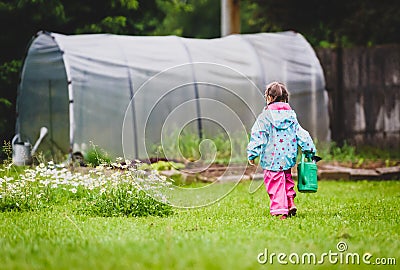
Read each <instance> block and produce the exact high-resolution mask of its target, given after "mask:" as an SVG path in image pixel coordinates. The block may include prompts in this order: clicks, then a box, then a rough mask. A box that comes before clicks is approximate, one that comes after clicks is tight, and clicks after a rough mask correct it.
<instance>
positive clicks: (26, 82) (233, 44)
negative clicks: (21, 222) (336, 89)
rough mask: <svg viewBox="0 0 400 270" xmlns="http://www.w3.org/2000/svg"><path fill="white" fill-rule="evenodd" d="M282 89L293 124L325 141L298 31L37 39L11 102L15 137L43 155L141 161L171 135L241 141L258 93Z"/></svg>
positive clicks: (321, 88)
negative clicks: (91, 152) (278, 85)
mask: <svg viewBox="0 0 400 270" xmlns="http://www.w3.org/2000/svg"><path fill="white" fill-rule="evenodd" d="M271 81H281V82H284V83H285V84H286V85H287V86H288V89H289V91H290V94H291V95H290V104H291V105H292V107H293V108H294V109H295V110H296V112H297V115H298V119H299V122H300V124H301V125H302V126H303V127H304V128H306V129H307V130H309V131H310V134H311V135H312V136H313V137H314V138H316V139H318V140H320V141H324V140H329V136H330V134H329V119H328V109H327V108H328V106H327V103H328V100H327V94H326V91H325V80H324V74H323V70H322V68H321V65H320V63H319V60H318V58H317V56H316V54H315V52H314V50H313V48H312V47H311V46H310V44H309V43H308V42H307V41H306V39H305V38H304V37H303V36H302V35H301V34H299V33H294V32H281V33H258V34H242V35H230V36H227V37H222V38H215V39H189V38H181V37H177V36H122V35H112V34H84V35H63V34H58V33H50V32H44V31H42V32H39V33H37V34H36V35H35V37H33V39H32V41H31V43H30V44H29V47H28V50H27V53H26V56H25V59H24V63H23V67H22V71H21V82H20V85H19V89H18V96H17V124H16V133H17V134H20V135H21V136H20V137H21V139H22V140H25V141H30V142H34V141H35V140H36V138H37V136H38V134H39V130H40V128H41V127H43V126H45V127H47V128H48V130H49V133H48V135H47V136H46V137H45V139H44V140H43V143H42V145H41V146H40V149H41V150H42V151H43V152H51V153H55V152H59V153H63V154H67V153H73V152H77V151H80V152H83V153H85V152H86V151H88V149H90V147H91V145H92V144H93V145H97V146H98V147H100V148H101V149H104V150H105V151H106V152H107V153H109V154H110V155H111V156H114V157H118V156H121V157H122V156H125V158H147V157H148V156H149V155H151V154H150V152H151V151H150V148H151V147H152V146H153V145H158V144H160V143H161V142H162V141H163V138H165V136H168V135H169V134H172V133H174V131H178V133H179V132H182V131H191V132H193V133H194V134H196V136H199V137H202V136H210V134H217V133H226V134H231V133H234V132H236V131H238V130H239V131H242V132H244V133H248V132H249V131H250V128H251V126H252V124H253V122H254V120H255V118H256V117H257V115H258V114H259V113H260V112H261V110H262V109H263V107H264V106H265V102H264V97H263V95H264V88H265V85H266V84H268V83H269V82H271Z"/></svg>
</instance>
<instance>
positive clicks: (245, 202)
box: [0, 181, 400, 269]
mask: <svg viewBox="0 0 400 270" xmlns="http://www.w3.org/2000/svg"><path fill="white" fill-rule="evenodd" d="M223 185H230V184H223ZM215 187H216V188H217V189H219V188H221V185H220V186H215ZM248 190H249V182H246V183H241V184H239V185H238V186H237V187H236V188H235V189H234V190H233V191H232V192H231V193H230V194H229V195H228V196H226V197H225V198H224V199H222V200H221V201H219V202H217V203H215V204H213V205H211V206H209V207H203V208H199V209H191V210H183V209H177V210H175V214H174V215H172V216H169V217H164V218H162V217H153V216H150V217H140V218H126V217H115V218H100V217H88V216H84V215H78V214H77V212H76V211H75V208H74V206H73V205H55V206H54V207H51V208H47V209H43V210H40V211H34V212H4V213H0V219H1V223H0V224H1V225H0V235H1V238H0V263H1V269H270V268H272V269H274V268H284V269H293V268H297V269H309V268H310V265H297V267H295V266H294V265H291V264H290V263H289V265H286V266H282V265H279V264H278V263H277V262H276V261H275V262H274V264H272V265H271V264H270V263H266V264H264V265H261V264H259V263H258V262H257V255H258V254H259V253H261V252H264V250H265V249H266V248H267V249H268V252H270V253H271V252H275V253H281V252H283V253H286V254H287V255H289V254H291V253H294V252H298V253H299V254H300V255H301V254H302V253H305V252H313V253H315V254H316V255H317V256H320V254H322V253H323V252H329V251H330V250H331V251H332V252H337V249H336V245H337V243H338V242H339V241H345V242H346V243H347V245H348V251H347V252H352V253H355V252H357V253H360V256H362V254H364V253H366V252H369V253H371V254H372V255H373V258H372V259H375V258H377V257H392V258H396V260H397V265H398V264H399V263H400V261H399V260H400V242H399V231H400V218H399V213H400V211H399V210H400V209H399V199H400V182H398V181H381V182H380V181H371V182H366V181H360V182H343V181H320V188H319V190H318V192H317V193H315V194H298V197H297V199H296V202H297V206H298V208H299V212H298V215H297V216H296V217H294V218H291V219H287V220H284V221H281V220H277V219H275V218H273V217H271V216H269V214H268V209H267V206H268V202H269V201H268V198H267V193H266V191H265V189H264V188H263V187H261V188H260V189H259V190H258V191H257V192H255V193H254V194H250V193H249V192H248ZM286 260H287V259H286ZM313 267H316V268H318V269H375V268H376V266H372V265H371V266H369V267H367V266H366V265H365V264H363V263H362V262H361V265H345V264H330V263H329V261H328V259H326V262H325V264H323V265H316V266H314V265H313ZM378 269H395V266H384V267H383V266H382V267H378Z"/></svg>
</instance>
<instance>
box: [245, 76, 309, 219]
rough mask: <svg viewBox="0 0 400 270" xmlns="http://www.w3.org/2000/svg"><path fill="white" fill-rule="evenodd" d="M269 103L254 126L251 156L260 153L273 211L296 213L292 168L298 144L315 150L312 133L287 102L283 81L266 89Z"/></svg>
mask: <svg viewBox="0 0 400 270" xmlns="http://www.w3.org/2000/svg"><path fill="white" fill-rule="evenodd" d="M265 99H266V102H267V106H266V107H265V108H264V109H263V111H262V112H261V114H260V115H259V116H258V117H257V120H256V122H255V123H254V125H253V127H252V129H251V137H250V142H249V144H248V146H247V154H248V160H249V163H250V164H251V165H255V163H254V159H255V158H256V157H258V156H259V157H260V165H261V167H262V168H263V169H264V184H265V187H266V189H267V192H268V195H269V198H270V213H271V215H273V216H279V217H280V218H281V219H286V218H287V217H290V216H294V215H296V211H297V208H296V206H295V204H294V198H295V197H296V192H295V190H294V181H293V179H292V173H291V168H292V167H294V166H295V165H296V157H297V148H298V146H300V148H301V150H302V151H303V152H305V153H306V154H307V155H311V156H313V155H314V154H315V151H316V149H315V145H314V143H313V140H312V138H311V136H310V134H309V133H308V132H307V131H306V130H304V129H303V128H302V127H301V126H300V124H299V122H298V121H297V116H296V113H295V111H294V110H292V108H291V107H290V105H289V104H288V102H289V92H288V90H287V89H286V86H285V85H284V84H283V83H280V82H272V83H270V84H269V85H267V87H266V90H265Z"/></svg>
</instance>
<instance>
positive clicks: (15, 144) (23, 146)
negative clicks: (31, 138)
mask: <svg viewBox="0 0 400 270" xmlns="http://www.w3.org/2000/svg"><path fill="white" fill-rule="evenodd" d="M47 132H48V130H47V128H46V127H42V128H40V135H39V139H38V140H37V141H36V143H35V145H34V146H33V148H32V145H31V144H30V143H29V142H21V141H20V139H21V137H20V135H19V134H16V135H15V136H14V138H13V139H12V142H11V144H12V149H13V153H12V161H13V164H14V165H17V166H24V165H30V164H32V156H33V155H34V154H35V153H36V150H37V149H38V147H39V144H40V143H41V142H42V140H43V138H44V136H46V134H47ZM17 140H18V141H17Z"/></svg>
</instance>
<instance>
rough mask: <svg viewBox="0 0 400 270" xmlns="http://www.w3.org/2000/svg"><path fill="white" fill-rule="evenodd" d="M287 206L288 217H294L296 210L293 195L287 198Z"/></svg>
mask: <svg viewBox="0 0 400 270" xmlns="http://www.w3.org/2000/svg"><path fill="white" fill-rule="evenodd" d="M288 208H289V217H294V216H295V215H296V212H297V207H296V205H295V204H294V198H293V197H289V198H288Z"/></svg>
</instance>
